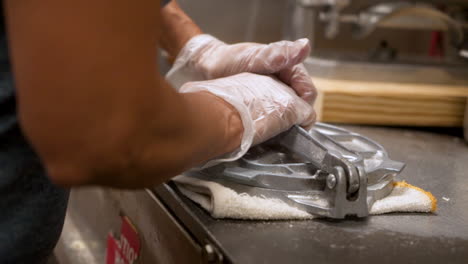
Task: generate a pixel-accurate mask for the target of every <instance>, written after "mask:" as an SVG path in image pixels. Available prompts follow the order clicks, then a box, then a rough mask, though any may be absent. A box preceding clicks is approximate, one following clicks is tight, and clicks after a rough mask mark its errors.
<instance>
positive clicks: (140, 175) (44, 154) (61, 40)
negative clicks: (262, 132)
mask: <svg viewBox="0 0 468 264" xmlns="http://www.w3.org/2000/svg"><path fill="white" fill-rule="evenodd" d="M4 2H5V10H6V16H7V24H8V31H9V36H8V37H9V42H10V43H9V44H10V51H11V52H10V54H11V56H12V62H13V71H14V75H15V84H16V87H17V98H18V111H19V118H20V124H21V126H22V129H23V131H24V133H25V134H26V136H27V138H28V140H29V141H30V142H31V143H32V145H33V147H34V148H35V150H36V151H37V152H38V154H39V156H40V158H41V159H42V160H43V162H44V165H45V166H46V169H47V171H48V173H49V175H50V177H51V178H52V179H53V180H54V182H56V183H58V184H61V185H65V186H72V185H83V184H101V185H106V186H114V187H124V188H133V187H143V186H151V185H154V184H157V183H160V182H163V181H165V180H167V179H168V178H170V177H172V176H175V175H177V174H178V173H180V172H182V171H183V170H185V169H188V168H190V167H192V166H195V165H197V164H199V163H200V162H203V161H206V160H207V159H210V158H214V157H216V156H219V155H221V154H224V153H226V152H229V151H232V150H234V149H235V148H237V147H238V145H239V142H240V137H241V135H242V130H243V128H242V125H241V123H240V119H239V117H238V113H237V112H236V111H235V110H234V109H233V108H232V107H231V106H230V105H228V104H226V103H225V102H224V101H223V100H220V99H219V98H218V97H216V96H214V95H212V94H209V93H196V94H195V93H192V94H183V95H181V94H178V93H176V92H175V91H174V89H173V88H172V87H170V86H169V85H168V84H167V83H166V82H165V81H164V80H163V78H162V77H161V76H159V75H155V74H154V73H155V72H158V68H157V63H156V47H157V44H158V43H157V39H156V36H158V35H159V34H160V32H159V30H158V28H159V23H160V18H159V14H157V12H154V10H156V9H158V8H159V3H158V1H153V0H144V1H136V2H133V1H126V0H112V1H110V0H99V1H94V0H79V1H72V0H69V1H62V0H41V1H39V0H24V1H15V0H8V1H4ZM207 146H209V147H207Z"/></svg>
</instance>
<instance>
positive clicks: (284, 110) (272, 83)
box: [179, 73, 315, 167]
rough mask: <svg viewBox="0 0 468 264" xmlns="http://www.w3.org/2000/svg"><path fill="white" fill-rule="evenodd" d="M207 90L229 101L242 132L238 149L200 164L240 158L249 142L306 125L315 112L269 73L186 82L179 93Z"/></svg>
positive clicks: (243, 74) (212, 163) (248, 146)
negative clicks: (236, 113) (237, 116)
mask: <svg viewBox="0 0 468 264" xmlns="http://www.w3.org/2000/svg"><path fill="white" fill-rule="evenodd" d="M202 91H206V92H210V93H212V94H214V95H216V96H218V97H220V98H222V99H223V100H225V101H226V102H227V103H229V104H231V105H232V106H233V107H234V108H235V109H236V110H237V111H238V112H239V114H240V117H241V119H242V124H243V126H244V133H243V136H242V142H241V145H240V147H239V149H238V150H236V151H234V152H233V153H229V154H226V155H225V156H224V157H221V158H220V159H217V160H213V161H210V162H209V163H207V164H206V165H205V166H204V167H208V166H212V165H215V164H217V163H220V162H226V161H232V160H236V159H238V158H240V157H241V156H242V155H244V154H245V152H246V151H247V150H248V149H249V148H250V146H251V145H255V144H258V143H261V142H263V141H265V140H267V139H269V138H271V137H273V136H275V135H277V134H279V133H281V132H283V131H286V130H287V129H289V128H290V127H291V126H293V125H295V124H299V125H302V126H309V125H311V124H312V123H313V122H314V121H315V112H314V110H313V108H312V106H310V105H309V104H308V103H307V102H305V101H304V100H302V99H301V98H299V97H298V96H297V95H296V93H295V92H294V91H293V90H292V89H291V88H290V87H289V86H287V85H286V84H284V83H283V82H281V81H279V80H278V79H276V78H274V77H271V76H264V75H257V74H252V73H241V74H237V75H233V76H230V77H225V78H219V79H215V80H209V81H200V82H188V83H186V84H184V85H183V86H182V87H181V88H180V90H179V92H181V93H191V92H202Z"/></svg>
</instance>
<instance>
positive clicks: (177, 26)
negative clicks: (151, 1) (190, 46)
mask: <svg viewBox="0 0 468 264" xmlns="http://www.w3.org/2000/svg"><path fill="white" fill-rule="evenodd" d="M201 32H202V31H201V29H200V28H199V27H198V26H197V25H196V24H195V23H194V22H193V21H192V19H191V18H190V17H189V16H187V14H185V12H184V11H183V10H182V9H181V8H180V7H179V5H178V4H177V2H176V1H175V0H173V1H171V2H170V3H169V4H167V6H165V7H164V8H163V9H162V10H161V35H160V37H159V43H160V44H161V47H162V48H163V49H164V50H166V51H167V52H168V53H169V56H170V58H172V59H173V58H175V57H176V56H177V54H178V53H179V51H180V50H181V49H182V48H183V47H184V45H185V43H187V41H189V40H190V39H191V38H192V37H194V36H196V35H198V34H201Z"/></svg>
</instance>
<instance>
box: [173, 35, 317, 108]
mask: <svg viewBox="0 0 468 264" xmlns="http://www.w3.org/2000/svg"><path fill="white" fill-rule="evenodd" d="M309 53H310V45H309V40H308V39H299V40H297V41H295V42H291V41H279V42H275V43H271V44H268V45H265V44H258V43H239V44H234V45H227V44H225V43H224V42H222V41H220V40H218V39H216V38H215V37H213V36H210V35H198V36H195V37H193V38H192V39H191V40H190V41H189V42H187V44H186V45H185V47H184V48H183V49H182V50H181V52H180V53H179V55H178V56H177V59H176V61H175V63H174V66H173V67H172V69H171V70H170V71H169V73H168V74H167V76H166V78H167V79H168V80H169V81H170V82H171V84H172V85H173V86H175V87H176V88H179V87H180V86H181V85H182V84H184V83H185V82H187V81H193V80H197V81H201V80H210V79H216V78H220V77H226V76H231V75H234V74H238V73H242V72H251V73H257V74H263V75H272V74H274V75H275V76H276V77H277V78H278V79H280V80H281V81H283V82H284V83H285V84H287V85H289V86H291V87H292V88H293V89H294V90H295V91H296V93H297V94H298V95H299V96H300V97H301V98H303V99H304V100H305V101H307V102H308V103H310V104H313V102H314V100H315V97H316V89H315V87H314V85H313V83H312V80H311V78H310V76H309V74H308V73H307V70H306V69H305V67H304V66H303V65H302V61H303V60H304V59H305V58H306V57H307V56H308V55H309Z"/></svg>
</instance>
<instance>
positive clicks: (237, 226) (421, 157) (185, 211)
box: [155, 126, 468, 264]
mask: <svg viewBox="0 0 468 264" xmlns="http://www.w3.org/2000/svg"><path fill="white" fill-rule="evenodd" d="M344 127H345V128H347V129H350V130H352V131H355V132H358V133H361V134H363V135H365V136H368V137H370V138H372V139H374V140H376V141H377V142H379V143H380V144H382V145H383V146H384V147H385V148H386V149H387V151H388V153H389V155H390V157H391V158H392V159H394V160H400V161H404V162H405V163H406V164H407V167H406V168H405V170H404V172H403V173H402V175H401V176H400V178H401V179H403V180H406V181H407V182H409V183H411V184H414V185H416V186H419V187H421V188H423V189H425V190H428V191H430V192H432V193H433V194H434V196H435V197H436V198H437V199H438V210H437V212H436V213H434V214H417V213H394V214H387V215H382V216H370V217H368V218H366V219H347V220H344V221H333V220H323V219H316V220H308V221H241V220H216V219H213V218H212V217H210V216H209V215H208V214H207V213H206V212H205V211H204V210H202V209H201V208H200V207H198V206H197V205H195V204H194V203H193V202H191V201H189V200H188V199H187V198H185V197H184V196H182V195H181V194H180V193H178V191H177V189H176V187H174V186H173V185H171V184H169V185H165V186H163V187H159V188H157V189H156V190H155V192H156V194H157V195H158V196H159V197H160V198H161V200H163V201H164V202H165V203H166V205H167V206H168V207H169V208H170V209H171V210H172V211H173V213H174V215H175V216H177V217H178V218H179V220H180V221H181V222H182V223H183V224H184V225H185V226H186V227H187V229H188V230H190V232H191V233H192V235H193V236H194V237H195V238H196V239H197V240H199V241H202V242H204V241H211V243H212V244H214V245H215V246H217V247H218V248H219V249H220V250H221V251H222V252H223V253H224V255H225V257H226V259H227V260H228V261H231V262H233V263H322V262H327V263H341V262H343V261H346V263H370V262H371V261H373V262H378V263H379V264H383V263H396V261H401V262H402V263H420V262H423V261H424V263H442V262H443V263H467V261H468V146H467V145H466V144H465V142H464V141H463V139H462V138H458V137H454V136H449V135H442V134H436V133H430V132H423V131H417V130H411V129H403V128H381V127H358V126H344Z"/></svg>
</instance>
